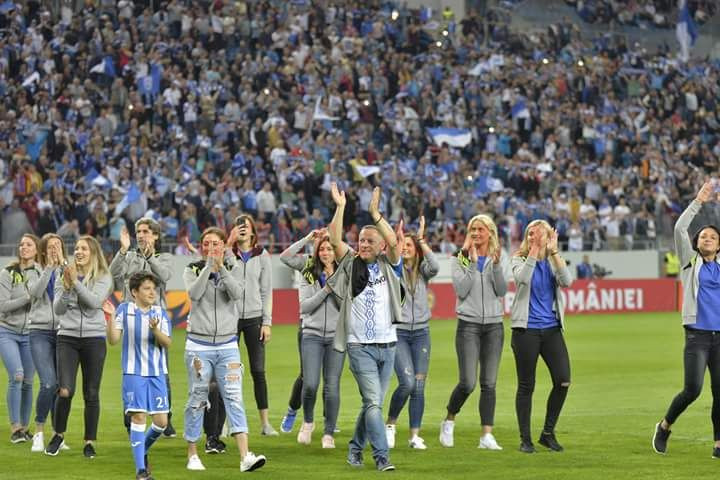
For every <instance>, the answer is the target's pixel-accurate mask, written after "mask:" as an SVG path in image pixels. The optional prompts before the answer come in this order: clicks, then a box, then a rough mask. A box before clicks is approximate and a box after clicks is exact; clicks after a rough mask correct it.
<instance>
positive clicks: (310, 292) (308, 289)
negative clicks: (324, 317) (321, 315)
mask: <svg viewBox="0 0 720 480" xmlns="http://www.w3.org/2000/svg"><path fill="white" fill-rule="evenodd" d="M330 292H331V290H330V287H329V286H328V285H325V287H323V288H321V289H320V290H318V291H315V288H314V287H313V285H310V284H309V283H308V282H307V280H305V279H304V278H303V279H302V283H301V284H300V291H299V294H300V313H301V314H303V315H306V314H310V313H313V312H314V311H315V310H317V309H318V308H320V306H321V305H322V304H323V302H324V301H325V299H327V297H328V295H330Z"/></svg>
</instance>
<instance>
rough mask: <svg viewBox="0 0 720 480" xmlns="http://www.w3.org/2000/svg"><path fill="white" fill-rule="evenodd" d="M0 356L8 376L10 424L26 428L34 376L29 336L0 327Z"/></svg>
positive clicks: (28, 419) (30, 408)
mask: <svg viewBox="0 0 720 480" xmlns="http://www.w3.org/2000/svg"><path fill="white" fill-rule="evenodd" d="M0 356H2V360H3V363H4V364H5V370H7V374H8V390H7V405H8V411H9V414H10V423H12V424H13V425H22V426H24V427H26V426H27V425H28V424H29V423H30V414H31V413H32V401H33V393H32V390H33V377H34V376H35V365H34V364H33V361H32V355H30V337H29V335H20V334H18V333H15V332H13V331H12V330H8V329H7V328H3V327H0Z"/></svg>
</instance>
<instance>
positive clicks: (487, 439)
mask: <svg viewBox="0 0 720 480" xmlns="http://www.w3.org/2000/svg"><path fill="white" fill-rule="evenodd" d="M478 448H486V449H488V450H502V447H501V446H500V445H498V443H497V441H496V440H495V437H494V436H493V434H492V433H486V434H485V435H483V436H482V437H480V443H478Z"/></svg>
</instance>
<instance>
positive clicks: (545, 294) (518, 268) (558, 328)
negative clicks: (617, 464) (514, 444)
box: [510, 220, 572, 453]
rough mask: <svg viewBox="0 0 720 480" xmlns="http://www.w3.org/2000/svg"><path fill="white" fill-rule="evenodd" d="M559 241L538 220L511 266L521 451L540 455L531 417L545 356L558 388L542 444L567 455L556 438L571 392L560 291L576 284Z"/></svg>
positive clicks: (550, 400) (553, 392)
mask: <svg viewBox="0 0 720 480" xmlns="http://www.w3.org/2000/svg"><path fill="white" fill-rule="evenodd" d="M557 238H558V234H557V232H556V231H554V230H553V229H552V227H551V226H550V225H549V224H548V223H547V222H546V221H544V220H533V221H532V222H530V224H528V226H527V228H526V229H525V235H524V239H523V241H522V243H521V244H520V249H519V250H518V251H517V252H516V253H515V255H513V258H512V261H511V264H512V272H513V277H514V278H515V288H516V291H515V298H514V299H513V303H512V306H511V308H510V320H511V326H512V342H511V344H512V349H513V354H514V356H515V367H516V370H517V376H518V388H517V393H516V396H515V410H516V413H517V419H518V426H519V428H520V451H521V452H524V453H534V452H535V446H534V445H533V443H532V438H531V435H530V412H531V407H532V394H533V391H534V390H535V372H536V369H537V361H538V357H540V356H542V358H543V360H544V361H545V363H546V364H547V366H548V370H550V377H551V378H552V384H553V387H552V390H551V391H550V395H549V397H548V401H547V410H546V413H545V423H544V426H543V431H542V433H541V434H540V439H539V443H540V444H541V445H543V446H545V447H547V448H549V449H551V450H554V451H562V450H563V447H562V446H561V445H560V444H559V443H558V441H557V439H556V438H555V425H556V424H557V421H558V418H559V417H560V411H561V410H562V407H563V405H564V403H565V398H566V397H567V392H568V388H569V387H570V357H569V355H568V350H567V347H566V345H565V338H564V337H563V333H562V331H563V325H564V318H565V312H564V310H565V305H564V303H563V297H562V295H561V291H560V289H561V287H569V286H570V284H571V282H572V278H571V275H570V270H568V268H567V264H566V263H565V260H564V259H563V258H562V257H561V256H560V252H559V250H558V240H557Z"/></svg>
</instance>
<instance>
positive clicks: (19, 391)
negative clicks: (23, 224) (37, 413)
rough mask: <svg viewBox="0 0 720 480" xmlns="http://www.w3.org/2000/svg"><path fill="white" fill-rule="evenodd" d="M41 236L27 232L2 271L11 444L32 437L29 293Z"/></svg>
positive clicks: (1, 322) (1, 340) (1, 323)
mask: <svg viewBox="0 0 720 480" xmlns="http://www.w3.org/2000/svg"><path fill="white" fill-rule="evenodd" d="M39 242H40V241H39V239H38V238H37V237H36V236H35V235H30V234H26V235H23V236H22V237H21V238H20V242H19V244H18V259H17V261H15V262H13V263H11V264H10V265H8V266H7V267H5V268H3V269H2V270H0V356H2V361H3V364H4V365H5V369H6V370H7V375H8V379H10V381H9V382H8V391H7V400H8V402H7V403H8V405H7V407H8V413H9V417H10V425H11V431H12V434H11V436H10V441H11V442H12V443H21V442H26V441H27V440H28V439H29V438H30V434H29V433H28V424H29V423H30V414H31V413H32V387H33V377H34V375H35V366H34V364H33V361H32V355H31V353H30V336H29V327H30V305H31V299H30V293H29V291H28V283H27V282H28V280H29V279H31V278H37V276H38V270H37V267H36V266H35V261H36V259H37V252H38V250H39V248H38V246H39Z"/></svg>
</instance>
